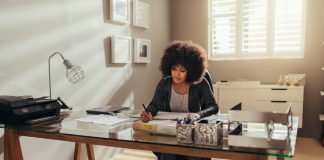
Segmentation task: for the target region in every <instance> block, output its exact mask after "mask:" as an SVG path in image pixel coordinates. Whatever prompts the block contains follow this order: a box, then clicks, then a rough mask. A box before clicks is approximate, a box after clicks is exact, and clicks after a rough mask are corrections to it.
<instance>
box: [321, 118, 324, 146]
mask: <svg viewBox="0 0 324 160" xmlns="http://www.w3.org/2000/svg"><path fill="white" fill-rule="evenodd" d="M321 142H322V146H323V147H324V122H322V136H321Z"/></svg>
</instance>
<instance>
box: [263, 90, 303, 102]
mask: <svg viewBox="0 0 324 160" xmlns="http://www.w3.org/2000/svg"><path fill="white" fill-rule="evenodd" d="M303 99H304V89H303V88H258V89H257V100H269V101H272V100H273V101H303Z"/></svg>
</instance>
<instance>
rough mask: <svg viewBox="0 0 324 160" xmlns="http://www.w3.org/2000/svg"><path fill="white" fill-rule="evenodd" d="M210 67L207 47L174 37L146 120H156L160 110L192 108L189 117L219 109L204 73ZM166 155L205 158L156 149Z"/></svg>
mask: <svg viewBox="0 0 324 160" xmlns="http://www.w3.org/2000/svg"><path fill="white" fill-rule="evenodd" d="M206 67H207V58H206V51H205V50H204V49H203V48H202V47H200V46H199V45H197V44H194V43H192V42H189V41H174V42H172V43H171V44H170V45H169V46H168V47H167V48H166V50H165V52H164V54H163V56H162V58H161V63H160V70H161V72H162V74H163V78H162V79H161V80H160V82H159V84H158V85H157V87H156V90H155V93H154V96H153V99H152V101H151V102H150V104H149V105H148V108H147V110H148V112H145V111H143V112H142V114H141V119H142V121H143V122H148V121H150V120H152V116H155V115H156V114H157V112H158V111H166V112H188V113H189V112H190V113H192V114H189V115H188V117H189V118H191V119H200V118H203V117H206V116H210V115H212V114H216V113H217V112H218V106H217V104H216V102H215V99H214V96H213V93H212V90H211V87H212V86H210V85H209V83H208V81H207V79H206V78H204V77H203V75H204V74H205V70H206ZM156 155H157V156H158V158H159V160H160V159H162V160H164V159H168V160H172V159H186V160H187V159H188V160H189V159H190V160H193V159H197V160H198V159H201V158H199V157H188V156H179V155H173V154H165V153H156Z"/></svg>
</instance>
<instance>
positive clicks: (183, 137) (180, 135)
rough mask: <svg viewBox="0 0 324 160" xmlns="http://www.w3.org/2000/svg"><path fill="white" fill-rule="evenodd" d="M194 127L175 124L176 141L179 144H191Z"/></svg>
mask: <svg viewBox="0 0 324 160" xmlns="http://www.w3.org/2000/svg"><path fill="white" fill-rule="evenodd" d="M194 128H195V125H193V124H185V123H177V141H178V142H180V143H193V133H194Z"/></svg>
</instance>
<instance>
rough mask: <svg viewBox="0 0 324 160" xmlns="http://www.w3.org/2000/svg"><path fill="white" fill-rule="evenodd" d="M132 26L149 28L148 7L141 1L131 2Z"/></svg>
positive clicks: (134, 0)
mask: <svg viewBox="0 0 324 160" xmlns="http://www.w3.org/2000/svg"><path fill="white" fill-rule="evenodd" d="M133 25H134V26H137V27H142V28H146V29H147V28H150V5H149V4H148V3H145V2H143V1H141V0H133Z"/></svg>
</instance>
